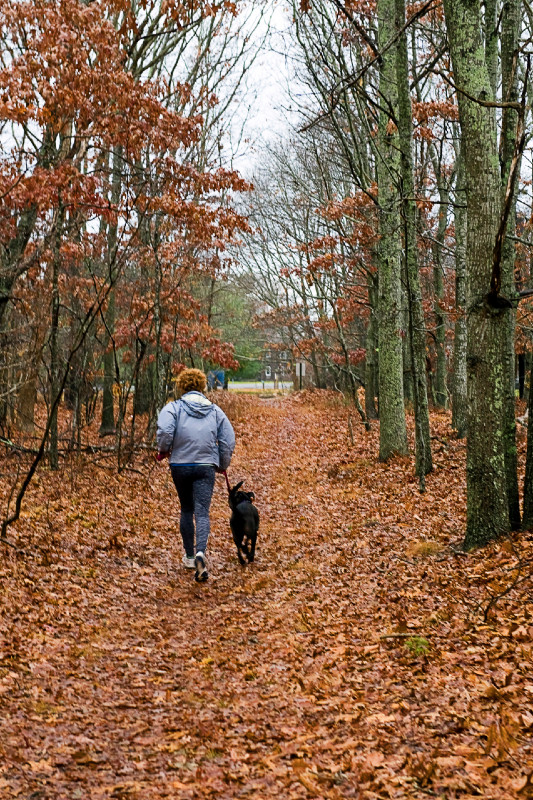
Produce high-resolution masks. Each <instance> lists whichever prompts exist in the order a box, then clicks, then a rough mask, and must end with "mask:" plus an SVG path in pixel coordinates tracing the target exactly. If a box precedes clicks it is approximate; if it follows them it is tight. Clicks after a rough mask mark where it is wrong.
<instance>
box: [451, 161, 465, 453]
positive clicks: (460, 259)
mask: <svg viewBox="0 0 533 800" xmlns="http://www.w3.org/2000/svg"><path fill="white" fill-rule="evenodd" d="M465 182H466V177H465V170H464V154H463V148H461V149H460V151H459V154H458V156H457V180H456V188H455V310H456V313H457V318H456V321H455V335H454V345H453V389H452V428H453V429H454V430H455V431H456V432H457V436H458V438H459V439H463V438H464V437H465V436H466V433H467V402H468V401H467V391H466V350H467V347H466V236H467V211H466V191H465Z"/></svg>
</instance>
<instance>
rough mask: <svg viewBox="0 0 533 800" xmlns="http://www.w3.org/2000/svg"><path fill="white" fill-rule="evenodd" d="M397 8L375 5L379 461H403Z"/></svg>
mask: <svg viewBox="0 0 533 800" xmlns="http://www.w3.org/2000/svg"><path fill="white" fill-rule="evenodd" d="M395 15H396V9H395V2H394V0H378V19H379V21H378V26H379V29H378V37H379V49H380V51H381V52H382V54H383V55H382V57H381V66H380V76H379V88H380V96H381V107H380V113H379V157H378V166H377V175H378V201H379V233H380V241H379V267H378V318H379V418H380V437H379V457H380V459H381V460H386V459H388V458H390V457H391V456H394V455H397V454H401V455H405V454H406V453H407V451H408V448H407V431H406V425H405V409H404V401H403V358H402V324H401V320H402V314H401V311H402V307H401V265H400V236H401V225H400V209H399V198H398V182H399V179H400V163H399V155H398V132H397V129H396V124H395V122H394V120H393V118H392V114H396V109H397V107H398V93H397V86H396V48H395V47H394V46H393V47H390V46H389V47H388V48H386V45H388V44H389V43H390V41H391V39H392V38H393V36H394V35H395V31H396V27H395Z"/></svg>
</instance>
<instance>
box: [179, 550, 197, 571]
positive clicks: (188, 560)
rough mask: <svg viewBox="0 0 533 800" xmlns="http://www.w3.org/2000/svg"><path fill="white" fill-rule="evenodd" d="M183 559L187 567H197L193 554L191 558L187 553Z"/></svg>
mask: <svg viewBox="0 0 533 800" xmlns="http://www.w3.org/2000/svg"><path fill="white" fill-rule="evenodd" d="M181 561H182V563H183V564H184V565H185V566H186V567H187V569H195V567H196V564H195V563H194V558H193V557H192V556H191V557H190V558H189V557H188V555H187V553H185V555H184V556H183V558H182V559H181Z"/></svg>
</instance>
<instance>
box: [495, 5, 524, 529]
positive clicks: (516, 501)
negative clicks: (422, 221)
mask: <svg viewBox="0 0 533 800" xmlns="http://www.w3.org/2000/svg"><path fill="white" fill-rule="evenodd" d="M521 6H522V4H521V2H520V0H506V1H505V2H504V4H503V8H502V22H501V25H502V32H501V70H502V99H503V100H504V101H506V102H509V101H512V102H517V101H518V99H519V98H518V74H517V56H518V46H519V41H520V22H521V13H520V12H521ZM517 122H518V114H517V112H516V111H514V110H513V109H511V108H504V109H503V111H502V132H501V142H500V166H501V202H502V206H503V204H504V201H505V194H506V189H507V182H508V179H509V173H510V170H511V162H512V160H513V156H514V152H515V145H516V127H517ZM516 199H517V193H516V190H515V191H514V192H513V198H512V205H511V210H510V213H509V219H508V222H507V229H506V231H507V234H509V233H510V234H511V235H514V234H515V232H516ZM514 266H515V244H514V241H513V240H512V239H509V237H508V236H506V237H505V238H504V240H503V247H502V261H501V270H502V293H503V295H504V296H505V297H511V296H512V295H513V294H514V293H515V280H514ZM506 317H507V320H506V322H507V327H506V338H505V341H504V363H505V367H506V374H507V380H506V381H505V383H504V398H503V402H504V437H505V468H506V474H507V496H508V501H509V520H510V524H511V528H513V530H518V528H520V498H519V492H518V455H517V449H516V419H515V327H516V310H515V309H514V308H510V309H508V311H507V314H506Z"/></svg>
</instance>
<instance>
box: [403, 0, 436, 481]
mask: <svg viewBox="0 0 533 800" xmlns="http://www.w3.org/2000/svg"><path fill="white" fill-rule="evenodd" d="M404 26H405V0H396V29H397V31H401V30H402V29H403V28H404ZM396 74H397V80H398V126H399V127H398V133H399V143H400V168H401V187H402V192H401V196H402V217H403V241H404V252H405V275H406V285H407V296H408V301H409V302H408V310H409V328H408V330H409V350H410V356H411V364H412V375H413V399H414V411H415V471H416V474H417V475H418V477H420V478H422V479H423V476H424V475H427V474H428V473H429V472H431V470H432V469H433V463H432V458H431V433H430V427H429V407H428V390H427V379H426V323H425V320H424V310H423V307H422V290H421V288H420V274H419V271H418V250H417V245H416V205H415V182H414V176H413V141H412V138H413V133H412V126H413V117H412V109H411V95H410V91H409V63H408V60H407V35H406V32H405V30H404V31H403V33H402V34H401V35H400V38H399V40H398V45H397V49H396ZM422 485H423V481H421V486H422Z"/></svg>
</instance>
